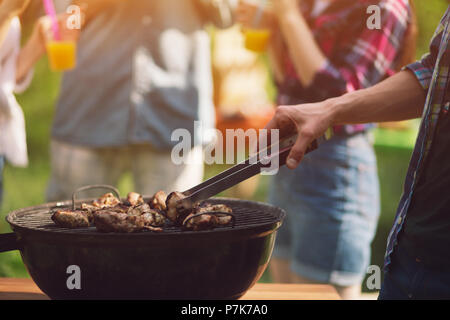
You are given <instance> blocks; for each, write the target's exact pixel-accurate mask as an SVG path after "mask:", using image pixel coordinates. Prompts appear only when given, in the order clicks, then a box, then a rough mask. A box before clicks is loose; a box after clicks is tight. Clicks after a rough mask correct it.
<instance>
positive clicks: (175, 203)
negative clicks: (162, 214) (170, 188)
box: [166, 191, 192, 224]
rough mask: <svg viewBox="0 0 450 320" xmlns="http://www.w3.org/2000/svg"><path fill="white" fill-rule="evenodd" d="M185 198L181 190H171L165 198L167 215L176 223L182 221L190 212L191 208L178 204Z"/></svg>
mask: <svg viewBox="0 0 450 320" xmlns="http://www.w3.org/2000/svg"><path fill="white" fill-rule="evenodd" d="M184 198H186V196H185V195H184V194H182V193H181V192H177V191H175V192H172V193H171V194H169V196H168V197H167V200H166V207H167V217H168V218H169V219H170V220H171V221H172V222H176V223H180V224H181V223H182V222H183V221H184V219H185V218H186V217H187V216H188V215H189V214H190V213H191V212H192V209H189V208H184V207H182V206H181V205H180V202H179V201H180V200H183V199H184Z"/></svg>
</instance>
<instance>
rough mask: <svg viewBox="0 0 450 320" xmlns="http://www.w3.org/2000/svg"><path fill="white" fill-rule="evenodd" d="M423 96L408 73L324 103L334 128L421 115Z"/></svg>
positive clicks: (401, 73) (423, 92)
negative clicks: (342, 125)
mask: <svg viewBox="0 0 450 320" xmlns="http://www.w3.org/2000/svg"><path fill="white" fill-rule="evenodd" d="M425 99H426V92H425V90H424V89H423V88H422V87H421V85H420V84H419V82H418V80H417V78H416V77H415V76H414V74H413V73H412V72H410V71H407V70H406V71H402V72H399V73H398V74H396V75H394V76H392V77H391V78H388V79H386V80H384V81H382V82H380V83H379V84H377V85H375V86H373V87H371V88H368V89H364V90H359V91H355V92H351V93H348V94H346V95H344V96H342V97H339V98H333V99H330V100H328V107H329V108H330V112H332V114H333V115H332V119H333V120H332V122H333V124H335V125H340V124H355V123H369V122H386V121H401V120H408V119H414V118H418V117H420V116H421V115H422V111H423V106H424V104H425Z"/></svg>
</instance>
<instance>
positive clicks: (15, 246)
mask: <svg viewBox="0 0 450 320" xmlns="http://www.w3.org/2000/svg"><path fill="white" fill-rule="evenodd" d="M19 249H20V245H19V242H18V241H17V236H16V234H15V233H5V234H0V252H6V251H13V250H19Z"/></svg>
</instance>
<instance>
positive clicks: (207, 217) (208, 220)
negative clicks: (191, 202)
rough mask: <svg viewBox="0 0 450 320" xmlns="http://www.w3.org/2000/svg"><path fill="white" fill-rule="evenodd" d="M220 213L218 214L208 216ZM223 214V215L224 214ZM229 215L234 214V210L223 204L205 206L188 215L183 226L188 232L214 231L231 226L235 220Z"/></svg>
mask: <svg viewBox="0 0 450 320" xmlns="http://www.w3.org/2000/svg"><path fill="white" fill-rule="evenodd" d="M214 212H220V213H216V214H208V213H214ZM222 212H223V214H222ZM227 213H230V214H231V213H233V210H232V209H231V208H230V207H228V206H226V205H223V204H215V205H211V204H203V205H202V206H198V207H196V208H195V209H194V212H193V213H191V214H190V215H188V216H187V217H186V218H185V219H184V221H183V226H184V228H186V229H188V230H193V231H198V230H207V229H213V228H215V227H217V226H226V225H229V224H230V223H231V222H232V220H233V218H232V216H231V215H228V214H227Z"/></svg>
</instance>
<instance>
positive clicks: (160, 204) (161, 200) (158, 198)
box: [150, 191, 167, 211]
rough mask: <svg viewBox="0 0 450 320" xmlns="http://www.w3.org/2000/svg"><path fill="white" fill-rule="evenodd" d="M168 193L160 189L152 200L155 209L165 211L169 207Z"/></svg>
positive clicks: (151, 203)
mask: <svg viewBox="0 0 450 320" xmlns="http://www.w3.org/2000/svg"><path fill="white" fill-rule="evenodd" d="M166 200H167V195H166V193H165V192H164V191H158V192H157V193H155V195H154V196H153V197H152V199H151V200H150V206H151V207H152V208H153V209H156V210H160V211H165V210H166V209H167V206H166Z"/></svg>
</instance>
